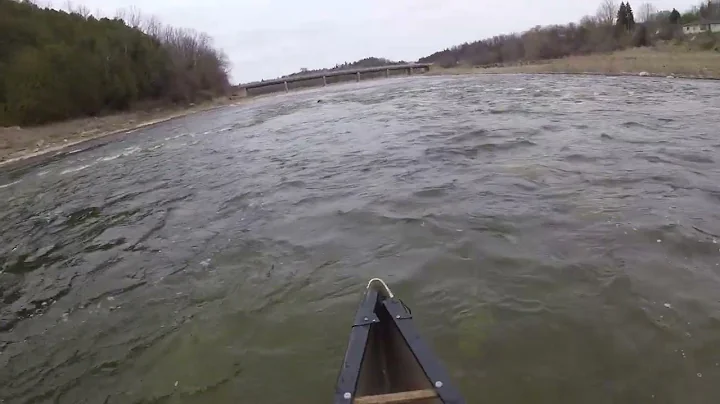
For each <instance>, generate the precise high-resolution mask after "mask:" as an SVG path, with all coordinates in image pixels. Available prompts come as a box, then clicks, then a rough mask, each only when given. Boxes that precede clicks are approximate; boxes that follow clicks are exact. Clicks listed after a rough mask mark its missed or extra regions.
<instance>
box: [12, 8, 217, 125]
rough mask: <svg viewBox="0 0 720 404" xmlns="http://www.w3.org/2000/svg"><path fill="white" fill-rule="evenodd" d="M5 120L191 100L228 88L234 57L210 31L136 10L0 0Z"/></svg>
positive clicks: (23, 121)
mask: <svg viewBox="0 0 720 404" xmlns="http://www.w3.org/2000/svg"><path fill="white" fill-rule="evenodd" d="M0 33H2V34H0V126H14V125H32V124H41V123H46V122H51V121H58V120H64V119H69V118H75V117H82V116H95V115H98V114H102V113H106V112H112V111H122V110H127V109H128V108H130V107H132V106H133V105H135V104H137V103H139V102H146V101H152V102H162V103H188V102H196V101H199V100H203V99H209V98H212V97H214V96H216V95H219V94H224V93H226V92H227V91H228V90H229V88H230V86H229V81H228V72H229V63H228V60H227V57H226V56H225V55H224V54H223V53H222V52H221V51H219V50H217V49H215V48H214V47H213V46H212V41H211V40H210V38H209V37H208V36H207V35H205V34H201V33H197V32H195V31H192V30H187V29H178V28H174V27H170V26H163V25H162V24H160V23H159V22H158V21H157V20H155V19H154V18H148V19H146V18H143V17H142V16H141V14H140V13H139V12H138V11H137V10H130V11H129V12H124V13H122V14H121V15H119V16H117V17H115V18H96V17H95V16H93V15H92V14H90V13H89V12H88V11H87V9H85V8H83V7H78V8H75V9H73V10H70V11H62V10H55V9H51V8H43V7H39V6H37V5H35V4H33V3H31V2H28V1H16V0H0Z"/></svg>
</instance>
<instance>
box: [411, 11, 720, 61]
mask: <svg viewBox="0 0 720 404" xmlns="http://www.w3.org/2000/svg"><path fill="white" fill-rule="evenodd" d="M711 19H720V4H718V3H711V2H708V3H702V4H700V5H699V6H697V7H693V8H692V9H690V10H687V11H686V12H684V13H682V14H681V13H680V12H679V11H677V10H675V9H673V10H661V11H658V10H657V9H655V7H654V6H652V4H650V3H644V4H642V5H641V6H640V7H639V9H638V10H637V11H635V10H633V7H632V5H630V3H624V2H623V3H620V4H619V5H618V4H617V3H615V2H614V1H613V0H604V1H603V2H602V3H601V4H600V6H599V7H598V11H597V14H596V15H594V16H586V17H584V18H583V19H582V20H581V21H580V22H579V23H569V24H566V25H552V26H545V27H541V26H537V27H534V28H532V29H530V30H528V31H525V32H523V33H520V34H517V33H513V34H508V35H499V36H495V37H492V38H488V39H483V40H480V41H475V42H469V43H464V44H461V45H458V46H454V47H452V48H448V49H444V50H441V51H438V52H435V53H433V54H431V55H429V56H426V57H423V58H420V60H419V61H420V62H424V63H434V64H436V65H438V66H440V67H446V68H447V67H460V66H493V65H504V64H523V63H530V62H537V61H543V60H551V59H558V58H564V57H568V56H582V55H589V54H594V53H608V52H613V51H617V50H622V49H627V48H631V47H642V46H649V45H654V44H656V43H660V42H664V41H668V40H672V41H674V42H676V43H686V45H687V46H688V47H689V48H691V49H693V50H715V51H720V41H718V39H717V38H716V37H714V36H713V35H711V34H707V33H703V34H699V35H691V36H688V35H684V33H683V31H682V24H684V23H689V22H694V21H704V20H711Z"/></svg>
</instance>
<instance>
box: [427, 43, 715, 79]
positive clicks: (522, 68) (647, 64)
mask: <svg viewBox="0 0 720 404" xmlns="http://www.w3.org/2000/svg"><path fill="white" fill-rule="evenodd" d="M643 72H646V73H647V74H648V75H650V76H662V77H665V76H674V77H683V78H706V79H720V52H714V51H689V50H684V49H679V48H673V47H667V48H634V49H627V50H623V51H618V52H613V53H611V54H595V55H587V56H570V57H567V58H563V59H554V60H548V61H541V62H536V63H528V64H518V65H510V66H497V67H480V66H475V67H471V66H463V67H453V68H436V69H433V70H432V71H431V72H430V73H429V74H438V75H445V74H450V75H454V74H502V73H506V74H507V73H530V74H532V73H573V74H604V75H637V74H640V73H643Z"/></svg>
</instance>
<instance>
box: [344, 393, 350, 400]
mask: <svg viewBox="0 0 720 404" xmlns="http://www.w3.org/2000/svg"><path fill="white" fill-rule="evenodd" d="M350 397H352V394H350V393H349V392H348V393H345V394H343V398H344V399H346V400H349V399H350Z"/></svg>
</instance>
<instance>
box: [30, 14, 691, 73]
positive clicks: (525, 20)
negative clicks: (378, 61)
mask: <svg viewBox="0 0 720 404" xmlns="http://www.w3.org/2000/svg"><path fill="white" fill-rule="evenodd" d="M50 1H52V4H54V5H55V6H61V5H62V6H64V5H65V4H66V0H50ZM72 1H73V3H74V4H83V5H85V6H86V7H88V8H89V9H90V10H91V11H93V12H96V11H100V12H101V13H102V14H103V15H105V16H112V15H114V14H115V10H117V9H120V8H128V7H130V6H135V7H137V8H139V9H141V10H142V12H143V13H144V14H148V15H155V16H157V17H158V18H159V19H160V20H161V21H162V22H164V23H166V24H170V25H174V26H177V27H185V28H193V29H196V30H198V31H203V32H206V33H207V34H209V35H210V36H212V37H213V38H214V40H215V45H216V46H218V47H219V48H222V49H223V50H224V51H225V52H226V53H227V54H228V56H229V58H230V61H231V62H232V78H233V80H234V81H235V82H248V81H254V80H259V79H262V78H265V79H267V78H274V77H278V76H280V75H283V74H288V73H292V72H295V71H297V70H299V69H300V68H301V67H306V68H309V69H315V68H322V67H332V66H334V65H335V64H336V63H342V62H352V61H355V60H358V59H362V58H364V57H369V56H376V57H385V58H388V59H393V60H400V59H404V60H408V61H410V60H417V59H418V58H420V57H423V56H427V55H429V54H431V53H433V52H435V51H438V50H442V49H444V48H447V47H450V46H453V45H458V44H461V43H463V42H472V41H475V40H479V39H483V38H486V37H491V36H493V35H499V34H504V33H511V32H520V31H524V30H526V29H529V28H531V27H533V26H535V25H548V24H559V23H567V22H571V21H575V22H577V21H579V20H580V18H581V17H582V16H584V15H587V14H595V11H596V10H597V7H598V5H599V3H600V0H545V1H539V0H494V1H483V0H356V1H348V0H304V1H298V0H152V1H151V0H72ZM39 2H40V3H41V4H42V3H43V0H40V1H39ZM45 2H47V0H45ZM641 3H642V2H641V1H637V2H631V3H630V4H631V5H632V6H633V7H634V9H636V10H637V9H638V8H639V6H640V4H641ZM651 3H652V4H653V5H655V6H656V7H658V8H659V9H672V8H673V7H676V8H678V10H680V11H683V10H684V9H687V8H689V7H690V6H691V5H694V4H698V3H699V1H698V0H675V1H673V0H656V1H651Z"/></svg>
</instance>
